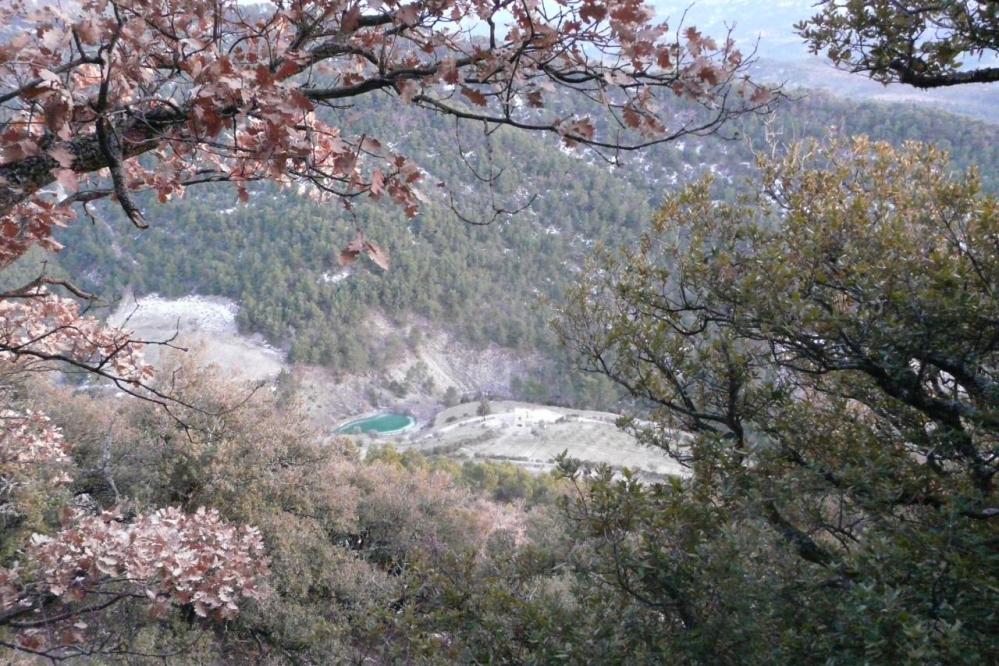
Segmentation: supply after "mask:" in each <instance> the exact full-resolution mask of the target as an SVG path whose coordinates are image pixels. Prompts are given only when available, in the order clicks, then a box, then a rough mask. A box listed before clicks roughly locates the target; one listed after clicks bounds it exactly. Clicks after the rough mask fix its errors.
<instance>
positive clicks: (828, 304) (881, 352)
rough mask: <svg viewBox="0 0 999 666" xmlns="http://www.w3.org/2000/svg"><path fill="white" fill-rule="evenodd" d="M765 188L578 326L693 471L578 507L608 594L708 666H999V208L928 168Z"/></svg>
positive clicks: (572, 323) (655, 250)
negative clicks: (998, 582)
mask: <svg viewBox="0 0 999 666" xmlns="http://www.w3.org/2000/svg"><path fill="white" fill-rule="evenodd" d="M760 170H761V182H760V184H759V186H758V191H757V194H756V195H755V196H753V197H747V198H745V199H743V200H742V201H740V202H737V203H719V202H718V201H716V200H714V198H713V196H712V194H711V189H710V187H709V185H708V184H707V183H701V184H698V185H695V186H692V187H689V188H687V189H685V190H684V191H682V192H681V193H679V194H677V195H675V196H673V197H671V198H670V199H669V200H668V201H667V203H666V205H665V206H664V208H663V210H662V212H661V213H660V214H659V215H658V216H657V217H656V219H655V221H654V225H653V228H652V230H651V231H650V232H649V233H648V234H646V235H645V236H644V237H643V238H642V240H641V242H640V243H639V244H638V246H637V248H635V249H631V250H626V251H624V252H621V253H614V252H609V251H608V252H604V253H603V254H601V255H599V256H598V258H597V260H596V263H595V265H594V266H593V267H592V270H591V271H590V272H589V273H588V276H587V279H586V280H585V281H584V282H583V283H582V284H581V285H580V286H579V287H578V288H577V289H576V290H575V291H574V292H573V295H572V300H571V301H570V305H569V306H567V307H566V308H565V310H564V311H563V312H562V315H561V318H560V321H559V328H560V333H561V335H562V337H563V339H564V340H565V341H566V342H567V343H568V344H570V345H571V346H572V347H574V348H575V349H577V351H578V352H580V353H581V355H582V358H583V362H584V363H585V364H586V365H587V366H588V368H589V369H591V370H594V371H597V372H602V373H605V374H607V375H609V376H611V377H612V378H614V379H615V380H616V381H618V382H620V383H622V384H623V385H625V386H626V387H627V388H628V389H629V391H630V392H632V393H633V395H635V396H636V397H637V398H639V399H640V400H642V401H643V403H644V404H645V405H646V406H647V407H648V408H649V412H648V415H649V417H650V418H649V419H648V420H646V421H641V420H633V421H631V422H630V426H629V427H630V428H631V429H632V430H634V431H635V432H636V434H637V435H638V436H639V438H640V439H641V440H642V441H645V442H646V443H648V444H650V445H654V446H659V447H662V448H664V449H666V450H668V451H670V452H672V453H674V454H675V455H676V456H678V457H680V458H681V459H683V460H685V461H686V462H687V463H688V465H689V466H690V468H691V472H692V477H691V478H690V479H689V480H688V481H685V482H684V483H683V484H676V485H673V486H670V487H666V488H660V487H653V488H644V487H642V486H640V485H638V484H636V483H634V482H633V481H630V480H628V479H625V480H623V481H616V480H613V479H611V478H610V477H609V475H608V474H606V473H605V474H603V475H601V476H600V477H598V479H597V482H596V483H595V484H594V486H593V487H592V488H591V489H589V490H585V491H581V493H580V498H579V500H578V501H577V502H575V503H573V504H571V505H570V510H571V512H572V513H571V517H572V519H573V520H574V522H575V524H576V525H577V526H578V529H579V530H580V531H581V532H582V533H584V534H586V535H588V539H589V541H590V542H592V544H593V548H594V552H593V562H594V564H593V565H592V568H591V570H590V572H589V573H588V574H587V576H588V578H589V579H591V580H596V581H601V580H607V579H609V575H608V574H605V575H603V576H602V575H601V574H600V571H601V568H603V569H607V570H609V571H612V572H614V574H615V577H614V578H613V579H610V580H611V582H610V586H611V587H612V588H614V589H615V590H616V597H614V598H616V599H624V600H625V601H624V602H623V603H626V604H627V605H628V607H629V608H633V609H635V612H645V613H651V612H652V611H655V612H656V613H658V614H661V615H662V616H663V617H662V618H659V619H657V618H658V617H659V616H658V615H653V616H650V619H649V620H648V621H649V622H650V623H651V624H650V627H651V628H649V631H650V635H651V636H652V637H653V638H654V640H655V643H654V645H655V649H661V650H663V651H664V652H663V654H665V653H666V651H669V650H671V649H675V648H677V647H680V648H682V651H683V653H684V654H685V655H687V657H688V658H689V659H690V660H691V661H694V662H698V661H702V660H705V659H707V658H708V657H709V656H711V657H712V658H713V659H717V660H720V661H722V662H728V663H773V662H774V661H777V662H781V663H864V662H871V663H969V664H970V663H989V662H991V661H994V660H995V658H996V656H997V654H999V642H997V641H996V639H995V636H997V635H999V633H997V630H999V623H997V618H996V614H995V612H994V608H995V607H996V603H997V601H999V598H997V592H996V589H995V587H994V585H993V584H992V583H991V582H990V581H994V580H995V578H996V576H997V574H999V557H997V555H996V552H995V549H994V544H995V543H996V537H997V534H996V522H995V521H996V509H995V507H996V501H997V497H996V488H995V482H994V477H995V474H996V472H997V471H999V466H997V458H996V451H997V447H999V420H997V419H996V414H997V413H999V391H997V390H996V378H997V372H999V370H997V368H999V338H997V337H996V336H995V335H994V334H993V333H994V331H995V322H996V321H999V299H997V296H996V295H997V294H999V282H997V280H999V263H997V255H996V253H995V242H996V238H997V235H999V203H997V201H996V199H995V198H994V197H991V196H987V195H983V194H982V193H981V191H980V184H979V181H978V178H977V176H976V174H975V173H974V172H971V173H967V174H964V175H960V176H956V175H954V174H953V173H952V172H951V171H950V169H949V166H948V164H947V161H946V157H945V155H943V154H942V153H941V152H940V151H938V150H936V149H933V148H931V147H929V146H926V145H924V144H905V145H903V146H902V147H899V148H893V147H892V146H890V145H889V144H886V143H877V142H872V141H870V140H868V139H866V138H857V139H854V140H852V141H847V140H834V141H832V142H831V143H830V145H826V146H823V145H821V144H818V143H816V142H804V143H801V144H797V145H795V146H793V147H792V148H790V149H789V150H788V152H787V154H786V155H784V156H782V157H780V158H776V159H762V160H761V162H760ZM565 473H566V474H567V475H568V476H570V478H571V477H573V476H574V475H576V474H577V473H578V471H577V470H573V469H571V468H570V469H567V470H565ZM660 521H661V522H660ZM716 566H717V567H721V568H716ZM725 567H731V569H726V568H725ZM584 570H585V569H584ZM716 584H717V585H718V587H717V588H716V587H715V585H716ZM704 590H707V591H708V594H707V596H703V595H702V591H704ZM730 594H734V596H733V597H730V596H729V595H730ZM745 600H749V603H748V604H746V603H743V601H745ZM609 603H610V602H609ZM644 622H645V621H644V620H643V621H642V623H640V626H642V627H643V628H645V625H644ZM716 622H718V623H720V624H714V623H716ZM733 632H747V633H746V634H745V635H743V636H736V637H735V640H732V639H733V636H734V635H735V634H733ZM622 640H623V639H622ZM650 640H651V639H650ZM648 649H650V650H652V649H653V648H652V647H648Z"/></svg>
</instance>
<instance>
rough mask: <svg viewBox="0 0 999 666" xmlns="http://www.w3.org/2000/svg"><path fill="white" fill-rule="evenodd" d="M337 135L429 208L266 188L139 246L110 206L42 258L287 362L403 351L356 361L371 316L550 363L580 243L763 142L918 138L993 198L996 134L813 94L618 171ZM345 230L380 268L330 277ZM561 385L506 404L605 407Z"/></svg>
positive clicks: (730, 189)
mask: <svg viewBox="0 0 999 666" xmlns="http://www.w3.org/2000/svg"><path fill="white" fill-rule="evenodd" d="M351 120H352V122H355V123H356V124H357V131H359V132H370V133H373V134H376V135H378V136H383V137H393V139H394V144H393V145H394V146H395V148H396V149H398V150H399V151H400V152H403V153H405V154H409V155H417V156H420V160H419V164H420V166H421V168H423V169H424V170H426V171H427V172H428V173H429V176H428V177H427V178H426V185H425V186H424V190H425V191H426V194H427V195H428V197H429V198H430V199H431V203H430V204H428V205H426V206H424V207H423V208H422V209H421V211H420V214H419V215H418V216H417V218H416V219H414V220H407V219H406V218H405V216H404V215H403V213H402V211H400V210H398V208H396V207H394V206H391V205H390V204H375V203H371V202H361V203H360V205H358V206H357V207H356V210H355V212H354V213H350V212H348V211H345V210H344V209H343V208H342V207H341V206H339V205H328V206H320V205H317V204H314V203H312V202H311V201H309V200H308V199H307V198H306V197H303V196H300V195H298V194H297V193H296V192H294V191H291V190H281V189H278V188H276V187H274V186H266V188H264V187H263V186H261V188H260V189H259V191H260V192H261V193H262V195H261V196H254V197H253V199H252V203H251V204H249V205H242V204H240V203H238V202H236V201H234V197H233V195H232V193H231V191H230V190H225V191H215V192H212V191H210V190H206V189H196V190H192V191H191V192H190V193H189V194H188V195H187V197H186V198H185V199H182V200H180V201H176V202H171V204H170V205H169V206H165V207H162V208H157V207H156V206H155V205H153V203H152V202H149V203H148V205H149V212H148V217H149V219H150V221H151V222H152V228H150V229H148V230H144V231H139V230H137V229H134V228H133V227H132V226H131V225H130V224H129V223H128V222H127V220H124V219H123V217H122V216H121V214H120V213H119V212H118V211H117V209H115V208H113V207H110V206H107V207H102V208H100V209H98V215H97V223H96V224H92V223H89V222H87V221H86V220H83V221H80V222H78V223H76V224H75V225H74V226H72V227H70V228H69V229H67V230H66V231H65V232H64V233H63V234H62V235H61V236H60V240H61V241H62V242H63V243H64V244H65V245H66V246H67V250H65V251H64V252H63V253H62V254H60V255H59V257H58V260H59V262H60V263H61V264H62V265H63V266H64V267H65V268H66V269H67V270H68V271H69V272H70V273H71V274H73V275H82V276H86V280H85V285H86V286H87V287H89V288H93V289H96V290H97V291H99V292H101V293H103V294H104V295H105V296H107V297H110V298H115V297H117V296H120V294H121V293H122V291H123V290H124V289H125V288H126V287H132V288H133V289H134V290H135V292H136V293H137V294H140V295H141V294H145V293H152V292H155V293H159V294H161V295H164V296H181V295H184V294H189V293H199V294H205V295H220V296H226V297H229V298H232V299H235V300H236V301H238V302H239V303H240V304H241V311H240V325H241V326H242V327H243V328H244V329H245V330H246V331H249V332H260V333H263V334H264V335H265V336H266V337H267V338H268V339H269V340H270V341H272V342H273V343H274V344H276V345H279V346H282V347H283V348H285V349H287V350H288V351H289V353H290V359H291V360H292V361H295V362H305V363H313V364H321V365H325V366H327V367H330V368H333V369H335V370H339V371H347V372H356V371H360V370H363V369H367V368H378V367H381V366H382V365H384V363H385V362H386V361H387V360H389V359H388V358H386V355H389V356H391V355H392V354H398V353H401V351H402V349H403V345H401V344H400V345H396V346H393V347H391V348H388V349H386V348H385V347H384V346H379V347H377V348H369V347H368V346H366V344H365V339H366V338H365V335H364V334H363V326H364V322H365V318H366V315H367V313H368V312H369V311H371V310H372V309H377V310H379V311H382V312H384V313H385V314H387V315H388V316H390V317H392V318H397V319H398V318H405V317H406V316H407V315H410V314H415V315H419V316H420V317H423V318H426V319H428V320H430V321H431V322H436V323H437V324H438V325H439V326H441V327H443V328H448V329H452V330H454V331H455V332H456V333H457V334H458V335H460V336H461V337H462V338H464V339H466V340H468V341H469V342H470V343H472V344H476V345H482V344H485V343H487V342H494V343H497V344H499V345H503V346H506V347H511V348H515V349H521V350H540V351H541V352H543V353H544V354H546V355H548V356H553V355H556V354H558V353H559V352H558V350H557V349H556V346H555V345H554V344H553V338H552V335H551V332H550V330H549V327H548V325H547V318H548V317H547V315H546V314H545V313H544V311H543V310H542V309H540V308H538V307H536V306H537V305H538V304H539V299H541V298H548V299H551V300H552V301H555V302H557V301H558V300H559V298H560V296H561V294H562V292H563V290H564V288H565V287H566V285H567V284H569V283H570V282H572V281H573V280H574V279H575V275H576V273H577V271H578V269H579V267H580V265H581V262H582V259H583V257H584V256H586V255H587V254H589V253H590V251H591V250H592V248H593V246H594V244H595V243H598V242H599V243H604V244H607V245H610V246H618V245H621V244H623V243H627V242H630V241H631V240H633V239H634V238H635V235H636V233H637V229H638V228H639V226H640V224H641V222H642V221H643V220H646V219H648V218H649V216H650V215H651V213H652V212H653V211H654V210H655V209H656V208H657V207H658V205H659V203H660V202H661V201H662V200H663V198H664V197H665V196H666V195H667V194H669V192H671V191H672V190H674V189H676V188H677V187H679V186H680V185H682V184H683V183H688V182H692V181H694V180H696V179H698V178H701V177H704V176H706V175H712V176H713V177H714V179H715V183H716V192H717V195H718V196H720V197H722V198H727V199H731V198H733V197H734V196H735V195H736V193H737V192H738V191H739V189H740V187H741V185H742V182H743V180H744V178H745V177H746V176H747V174H748V173H749V167H750V164H751V162H752V160H753V154H752V151H753V147H754V146H756V147H759V146H762V145H763V143H764V133H765V131H766V128H767V127H769V128H770V131H772V132H776V133H778V134H780V135H781V136H782V137H783V138H784V139H785V140H791V139H795V138H805V137H821V136H825V135H826V134H827V133H828V132H829V131H830V129H834V130H835V131H839V132H842V133H844V134H860V133H863V134H869V135H870V136H871V137H873V138H878V139H885V140H889V141H892V142H895V143H899V142H902V141H905V140H912V139H923V138H926V137H933V138H934V139H935V140H936V141H937V143H938V145H940V146H941V147H942V148H944V149H946V150H949V151H950V153H951V156H952V158H953V160H954V164H955V166H956V167H966V166H970V165H977V166H978V167H979V168H980V169H981V171H982V176H983V179H984V185H985V188H986V189H987V190H990V191H995V190H996V189H997V188H999V175H997V173H999V170H997V168H996V167H997V166H999V144H997V143H996V142H995V141H993V140H992V137H993V136H994V133H995V128H994V127H992V126H989V125H986V124H983V123H980V122H975V121H970V120H966V119H957V118H955V117H953V116H950V115H947V114H944V113H937V112H933V111H930V110H927V109H926V108H921V107H916V106H905V105H887V104H874V103H859V104H855V103H851V102H848V101H844V100H838V99H834V98H830V97H827V96H823V95H804V94H796V95H795V96H794V97H793V99H790V100H788V101H787V103H785V104H784V105H783V106H782V107H781V109H780V110H779V112H778V113H777V114H776V117H774V118H772V119H767V120H764V119H760V118H752V119H747V120H745V121H743V122H741V123H739V124H737V125H735V126H733V127H730V128H728V129H727V131H726V133H725V136H724V137H722V136H708V137H704V138H700V139H696V140H687V141H684V142H682V143H678V144H670V145H666V146H662V147H658V148H656V149H652V150H649V151H647V152H643V153H640V154H624V155H622V156H621V157H622V166H620V167H615V166H611V165H610V164H608V163H607V162H606V161H604V160H603V159H602V158H601V157H599V156H598V155H597V154H595V153H594V152H592V151H590V150H587V149H584V150H580V151H569V150H566V149H564V148H560V147H559V146H558V144H557V143H556V141H554V140H547V139H545V140H542V139H541V138H540V137H531V136H526V135H523V134H518V133H515V132H513V131H499V132H496V133H494V134H492V135H491V138H490V140H489V141H488V142H487V141H486V140H485V139H484V138H483V136H482V134H481V132H480V131H478V130H477V129H476V128H474V127H471V128H469V127H461V128H459V129H456V128H455V125H454V123H453V121H451V120H449V119H446V118H443V117H439V116H435V115H433V114H427V113H424V112H417V111H412V112H401V113H400V110H399V108H398V107H395V106H393V105H390V104H388V103H378V102H374V103H371V104H369V105H367V106H366V107H365V108H364V110H363V111H358V112H357V113H355V114H353V115H352V117H351ZM470 167H473V168H474V169H475V174H477V175H479V176H481V177H482V178H485V177H486V176H487V175H493V176H496V178H495V183H494V188H493V189H494V192H492V193H491V192H490V191H489V189H490V188H489V186H488V185H487V184H486V183H485V182H484V180H483V179H481V178H476V177H475V176H474V175H473V173H472V171H471V169H470ZM441 181H443V182H447V183H451V184H459V185H457V186H455V187H454V188H453V189H454V190H455V191H454V193H453V201H454V206H455V208H456V209H457V210H458V211H459V212H460V213H461V214H462V215H463V216H464V217H466V218H469V219H471V220H472V221H477V222H490V224H487V225H484V226H478V225H474V224H468V223H466V222H463V221H462V220H460V219H458V217H457V216H456V215H455V213H454V212H453V210H452V209H451V206H450V202H451V196H447V195H445V194H444V193H443V190H440V189H439V188H435V187H434V184H436V183H438V182H441ZM490 196H493V197H494V199H495V205H496V206H502V207H505V208H507V209H510V210H513V209H516V208H519V207H521V206H524V205H525V204H527V203H530V204H531V205H530V206H529V207H528V208H527V209H526V210H524V211H522V212H520V213H519V214H516V215H512V216H511V215H501V216H498V217H497V218H496V219H492V218H493V216H492V212H491V208H490V206H489V204H490V202H489V197H490ZM358 228H359V229H361V230H363V231H364V233H365V234H366V235H367V236H368V237H370V238H372V239H375V240H377V242H378V243H380V244H382V245H383V246H385V247H386V248H387V249H388V251H389V253H390V255H391V257H392V266H391V270H389V271H387V272H386V271H382V270H381V269H379V268H377V267H375V266H374V264H372V263H370V262H361V263H360V264H356V265H355V266H352V267H351V268H349V269H343V268H341V267H340V266H339V263H338V260H337V257H338V254H339V250H340V248H342V247H343V246H344V244H345V243H346V242H347V241H348V240H349V239H350V238H352V237H353V235H354V234H355V233H356V229H358ZM567 372H568V370H566V369H565V367H564V365H563V366H562V367H560V368H559V369H558V370H556V369H555V368H554V367H552V368H547V369H543V370H539V371H538V374H536V375H535V376H534V377H525V378H524V380H525V381H524V382H522V383H520V387H519V390H520V391H521V394H520V397H528V398H534V399H542V400H556V401H562V402H572V403H575V404H577V405H579V404H580V401H582V402H583V403H584V404H583V405H582V406H594V407H597V406H603V407H606V406H608V405H606V404H599V403H600V402H601V401H602V400H604V399H605V397H604V398H601V397H599V394H588V393H586V392H585V390H584V388H583V387H582V386H581V385H580V383H579V382H580V381H581V380H580V379H579V378H575V379H573V378H571V377H570V376H567V374H566V373H567ZM553 374H557V375H558V376H557V377H554V376H552V375H553ZM540 379H544V381H543V382H542V381H538V380H540ZM587 401H590V402H589V403H587Z"/></svg>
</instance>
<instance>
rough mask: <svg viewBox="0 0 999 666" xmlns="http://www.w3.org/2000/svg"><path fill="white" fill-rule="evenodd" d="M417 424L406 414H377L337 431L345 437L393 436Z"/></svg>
mask: <svg viewBox="0 0 999 666" xmlns="http://www.w3.org/2000/svg"><path fill="white" fill-rule="evenodd" d="M414 423H416V421H414V420H413V417H411V416H406V415H405V414H376V415H375V416H369V417H368V418H366V419H358V420H356V421H351V422H350V423H346V424H344V425H342V426H340V427H339V428H337V429H336V431H337V432H339V433H343V434H344V435H358V434H361V433H367V432H377V433H380V434H382V435H387V434H391V433H394V432H398V431H400V430H405V429H406V428H408V427H409V426H411V425H413V424H414Z"/></svg>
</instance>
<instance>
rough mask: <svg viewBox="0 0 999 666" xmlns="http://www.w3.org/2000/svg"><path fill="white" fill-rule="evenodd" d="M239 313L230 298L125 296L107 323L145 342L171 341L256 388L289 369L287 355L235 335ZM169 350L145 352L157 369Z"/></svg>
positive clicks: (149, 348)
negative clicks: (198, 352)
mask: <svg viewBox="0 0 999 666" xmlns="http://www.w3.org/2000/svg"><path fill="white" fill-rule="evenodd" d="M237 312H238V306H237V305H236V304H235V303H233V302H232V301H230V300H228V299H225V298H216V297H206V296H185V297H184V298H179V299H165V298H160V297H159V296H156V295H155V294H151V295H149V296H142V297H140V298H135V297H133V296H131V295H126V296H125V297H124V298H123V299H122V302H121V303H120V304H119V306H118V308H117V309H116V310H115V312H114V313H113V314H112V315H111V316H110V317H109V318H108V322H109V323H111V324H112V325H115V326H120V327H123V328H125V329H127V330H130V331H132V332H133V333H134V334H135V337H138V338H141V339H143V340H148V341H150V342H165V341H170V344H171V345H174V346H178V347H184V348H188V349H191V350H192V351H199V350H201V351H202V355H203V356H204V358H207V359H210V362H211V363H212V364H213V365H216V366H218V368H219V370H220V371H221V372H222V373H223V374H224V375H226V376H230V377H239V378H241V379H245V380H247V381H254V382H255V381H261V380H269V379H273V378H275V377H277V375H278V373H280V372H281V369H282V368H283V367H284V354H282V353H281V352H280V351H278V350H277V349H274V348H273V347H270V346H269V345H267V344H266V343H265V342H264V341H263V339H262V338H260V336H245V335H241V334H240V333H239V332H238V331H237V329H236V313H237ZM164 349H165V347H163V346H160V345H156V344H150V345H147V346H146V347H145V348H144V349H143V356H144V357H145V359H146V360H147V361H148V362H149V363H151V364H153V365H154V366H155V365H156V364H157V362H158V360H159V357H160V354H161V352H162V351H163V350H164Z"/></svg>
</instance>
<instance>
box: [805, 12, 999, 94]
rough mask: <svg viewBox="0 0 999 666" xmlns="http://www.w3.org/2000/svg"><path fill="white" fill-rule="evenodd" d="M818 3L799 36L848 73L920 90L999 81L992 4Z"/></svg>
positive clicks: (998, 17)
mask: <svg viewBox="0 0 999 666" xmlns="http://www.w3.org/2000/svg"><path fill="white" fill-rule="evenodd" d="M816 4H817V5H818V7H819V9H820V11H819V13H818V14H816V15H815V16H814V17H812V19H811V20H809V21H805V22H803V23H801V24H799V25H797V26H796V27H797V29H798V31H799V33H800V34H801V36H802V37H804V38H805V40H806V41H807V42H808V45H809V48H810V49H811V50H812V52H813V53H821V52H825V54H826V55H827V56H828V57H829V58H830V59H831V60H832V61H833V62H834V63H836V64H837V65H841V66H843V67H845V68H847V69H850V70H851V71H854V72H863V73H865V74H868V75H869V76H871V78H873V79H875V80H876V81H881V82H883V83H890V82H895V81H898V82H901V83H907V84H910V85H914V86H918V87H920V88H933V87H939V86H950V85H959V84H964V83H987V82H996V81H999V68H997V67H990V66H988V63H989V61H990V60H991V59H992V58H994V57H995V56H996V55H997V54H999V5H997V4H996V3H994V2H940V3H923V2H909V1H902V2H899V1H898V0H875V1H873V2H871V1H870V0H868V1H867V2H857V1H856V0H822V1H821V2H818V3H816ZM983 59H984V61H985V62H984V63H982V60H983ZM975 61H978V62H979V63H980V64H978V65H975V64H972V63H974V62H975Z"/></svg>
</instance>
